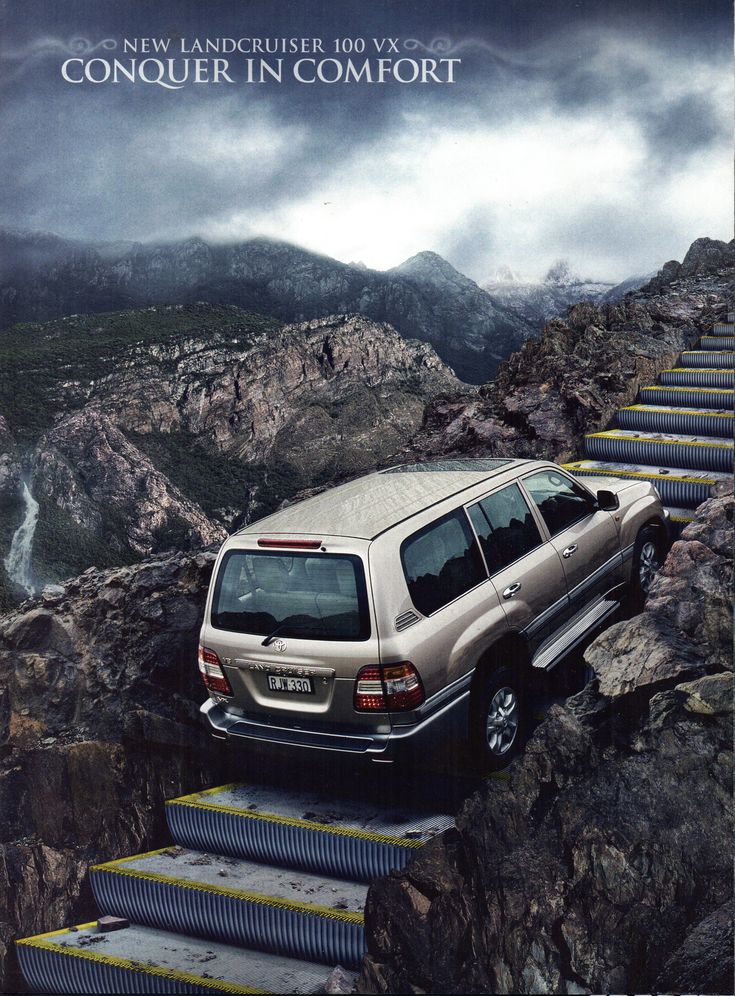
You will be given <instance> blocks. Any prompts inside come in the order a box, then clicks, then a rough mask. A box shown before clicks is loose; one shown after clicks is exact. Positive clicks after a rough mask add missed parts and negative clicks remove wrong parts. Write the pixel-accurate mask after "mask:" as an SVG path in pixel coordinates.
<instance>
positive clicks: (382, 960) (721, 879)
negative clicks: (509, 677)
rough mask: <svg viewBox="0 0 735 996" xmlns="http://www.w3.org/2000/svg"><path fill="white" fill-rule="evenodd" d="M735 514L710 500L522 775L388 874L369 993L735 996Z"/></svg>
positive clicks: (371, 929)
mask: <svg viewBox="0 0 735 996" xmlns="http://www.w3.org/2000/svg"><path fill="white" fill-rule="evenodd" d="M733 508H734V503H733V497H732V494H731V495H730V496H728V497H726V498H716V499H711V500H710V501H708V502H706V503H705V504H704V505H702V506H701V507H700V509H699V512H698V518H697V521H696V522H695V523H693V524H692V525H691V526H689V527H688V528H687V529H686V531H685V532H684V534H683V536H682V538H681V540H680V541H679V542H677V543H676V544H675V545H674V547H673V548H672V550H671V553H670V554H669V557H668V559H667V561H666V565H665V567H664V569H663V572H662V574H661V575H660V577H659V578H658V580H657V581H656V582H655V585H654V588H653V590H652V592H651V595H650V597H649V599H648V602H647V605H646V608H645V611H644V612H643V614H642V615H639V616H636V617H634V618H633V619H630V620H626V621H624V622H620V623H617V624H616V625H614V626H612V627H611V628H610V629H608V630H607V631H606V632H605V633H603V634H602V635H601V636H600V637H599V638H598V639H597V641H596V642H595V643H593V644H592V646H591V647H590V648H589V649H588V651H587V653H586V659H587V661H588V663H589V664H590V665H591V666H592V668H593V669H594V673H595V678H594V680H593V681H592V682H591V683H590V684H588V685H587V687H586V688H585V690H584V691H583V692H581V693H579V694H578V695H576V696H573V697H572V698H570V699H568V700H567V701H566V702H565V703H564V704H563V705H557V706H553V707H552V708H551V710H550V712H549V713H548V715H547V717H546V719H545V720H544V722H543V723H542V724H541V725H540V726H539V727H538V729H537V730H536V732H535V734H534V736H533V738H532V740H531V741H530V743H529V745H528V747H527V748H526V751H525V755H524V756H523V757H522V759H521V760H520V761H519V763H518V764H517V765H514V766H513V767H512V768H511V770H510V778H509V780H508V781H496V780H493V779H489V780H488V781H487V782H486V783H485V787H484V788H483V789H482V790H481V791H480V792H479V793H477V794H476V795H474V796H473V797H472V798H471V799H470V800H469V801H468V802H467V803H466V804H465V805H464V807H463V808H462V810H461V811H460V813H459V816H458V819H457V827H456V830H452V831H449V832H446V833H445V834H443V835H442V837H441V838H438V839H435V840H434V841H432V842H431V843H429V844H428V845H427V846H426V847H424V848H423V849H422V850H421V851H419V852H418V854H417V857H416V858H414V859H413V860H412V861H411V862H410V863H409V865H408V867H407V868H406V869H405V870H404V871H403V872H393V873H392V874H391V876H390V878H386V879H381V880H379V881H377V882H375V883H374V884H373V885H372V886H371V888H370V892H369V894H368V902H367V906H366V930H367V935H368V946H369V951H370V954H369V956H368V957H367V958H366V960H365V963H364V968H363V973H362V978H361V981H360V985H359V986H358V990H359V991H360V992H363V993H404V992H411V993H416V992H422V993H428V992H431V993H524V992H525V993H587V992H620V993H634V992H699V993H728V992H732V985H733V907H732V871H731V868H732V857H733V835H732V829H733V822H732V821H733V799H732V711H733V680H732V678H733V676H732V656H731V650H732V648H731V639H732V620H731V613H730V597H731V596H730V593H731V585H732V580H733V577H732V541H733Z"/></svg>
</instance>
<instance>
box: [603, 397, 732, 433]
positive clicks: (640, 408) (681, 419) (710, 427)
mask: <svg viewBox="0 0 735 996" xmlns="http://www.w3.org/2000/svg"><path fill="white" fill-rule="evenodd" d="M734 417H735V416H734V415H733V412H728V411H724V410H721V411H708V410H706V409H701V408H674V407H668V406H664V405H646V404H637V405H629V406H628V407H627V408H621V409H619V410H618V412H617V414H616V416H615V420H616V422H617V424H618V425H619V426H620V428H621V429H643V430H649V431H660V432H673V433H678V432H686V433H697V432H701V433H703V434H705V435H707V436H722V437H724V438H725V439H731V438H732V430H733V418H734Z"/></svg>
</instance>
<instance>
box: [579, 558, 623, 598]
mask: <svg viewBox="0 0 735 996" xmlns="http://www.w3.org/2000/svg"><path fill="white" fill-rule="evenodd" d="M622 564H623V557H622V554H621V553H620V551H618V552H617V553H614V554H613V556H612V557H610V559H609V560H606V561H605V563H604V564H600V566H599V567H598V568H596V570H594V571H593V572H592V573H591V574H589V575H588V576H587V577H586V578H585V579H584V581H580V582H579V584H576V585H575V586H574V587H573V588H572V589H571V590H570V592H569V598H570V600H571V601H573V602H574V601H576V600H577V599H578V598H579V597H580V595H583V594H584V593H585V592H586V591H587V590H588V589H589V588H593V587H594V586H595V585H596V584H597V583H598V582H599V581H601V580H602V578H604V577H605V575H606V574H609V573H610V572H611V571H614V570H615V568H616V567H621V566H622Z"/></svg>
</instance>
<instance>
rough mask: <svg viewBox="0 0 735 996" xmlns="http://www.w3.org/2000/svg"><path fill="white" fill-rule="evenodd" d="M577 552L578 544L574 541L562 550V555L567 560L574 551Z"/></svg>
mask: <svg viewBox="0 0 735 996" xmlns="http://www.w3.org/2000/svg"><path fill="white" fill-rule="evenodd" d="M576 552H577V544H576V543H572V545H571V546H568V547H567V548H566V550H562V554H561V555H562V557H564V559H565V560H569V558H570V557H571V555H572V554H573V553H576Z"/></svg>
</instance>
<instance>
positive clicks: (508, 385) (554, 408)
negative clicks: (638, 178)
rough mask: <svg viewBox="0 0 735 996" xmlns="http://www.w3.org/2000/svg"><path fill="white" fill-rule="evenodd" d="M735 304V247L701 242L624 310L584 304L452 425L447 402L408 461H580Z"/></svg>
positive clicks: (438, 406)
mask: <svg viewBox="0 0 735 996" xmlns="http://www.w3.org/2000/svg"><path fill="white" fill-rule="evenodd" d="M672 266H673V267H674V269H673V270H672ZM734 297H735V240H734V241H733V242H731V243H715V242H712V240H709V239H699V240H697V242H695V243H694V244H693V246H692V248H691V249H690V251H689V253H687V257H686V259H685V262H684V264H678V263H676V264H667V265H666V267H664V270H663V271H662V273H661V274H659V276H658V277H657V278H655V279H654V280H652V281H651V282H650V283H648V284H646V285H645V286H644V287H642V288H640V289H639V290H637V291H634V292H633V293H630V294H627V295H626V296H625V297H624V298H623V299H622V300H620V301H618V302H616V303H613V304H609V303H603V304H594V303H592V302H583V303H580V304H576V305H574V306H572V307H571V308H569V310H568V312H567V314H566V316H565V318H555V319H552V320H551V321H549V322H548V324H547V325H546V326H545V328H544V330H543V332H542V334H541V336H540V337H539V338H531V339H529V340H528V341H527V342H526V343H524V345H523V346H522V348H521V349H520V350H519V351H518V352H517V353H514V354H513V355H512V356H511V357H510V358H509V359H508V360H507V361H506V362H505V363H503V364H501V366H500V367H499V369H498V372H497V375H496V377H495V380H494V381H493V382H492V383H491V384H488V385H487V386H486V387H484V388H482V389H481V392H480V395H481V397H480V400H479V402H478V401H477V400H475V399H469V400H465V401H464V402H460V403H458V404H457V405H455V406H454V407H453V410H452V413H451V414H452V417H451V419H447V410H446V402H445V400H444V399H441V400H439V401H438V402H434V403H433V404H430V405H429V407H428V409H427V413H426V418H425V421H424V425H423V426H422V428H421V430H420V431H419V432H418V433H417V435H416V436H415V437H414V439H413V440H412V442H411V444H410V446H409V447H408V448H407V450H406V452H410V453H411V454H412V455H417V454H420V453H421V452H422V451H424V450H426V451H429V452H431V454H434V455H438V454H441V455H451V454H460V453H461V454H469V455H473V456H485V455H488V456H490V455H506V456H531V457H536V456H540V457H543V458H546V459H554V460H559V461H560V462H564V461H565V460H570V459H578V458H579V457H580V455H581V454H582V453H583V436H584V434H585V433H586V432H591V431H594V430H596V429H602V428H604V427H605V426H606V425H607V424H608V423H609V421H610V419H611V418H612V416H613V415H614V413H615V411H616V410H617V409H618V408H621V407H623V406H625V405H628V404H631V403H632V402H633V401H634V400H635V397H636V395H637V393H638V391H639V389H640V388H641V387H644V386H646V385H648V384H653V383H655V381H656V376H657V374H658V371H659V370H660V369H661V368H662V367H665V366H670V365H673V364H674V363H675V361H676V360H677V358H678V356H679V353H680V352H681V351H682V350H683V349H687V348H689V346H690V345H691V344H692V343H693V342H694V341H695V339H696V338H697V336H698V335H700V334H702V333H705V332H707V331H709V330H710V329H711V325H712V323H713V322H714V321H719V320H721V319H722V318H723V316H724V313H725V311H726V310H727V309H728V307H729V306H730V303H731V301H732V300H733V298H734ZM504 431H505V432H506V433H507V435H506V436H505V438H503V432H504Z"/></svg>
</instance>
